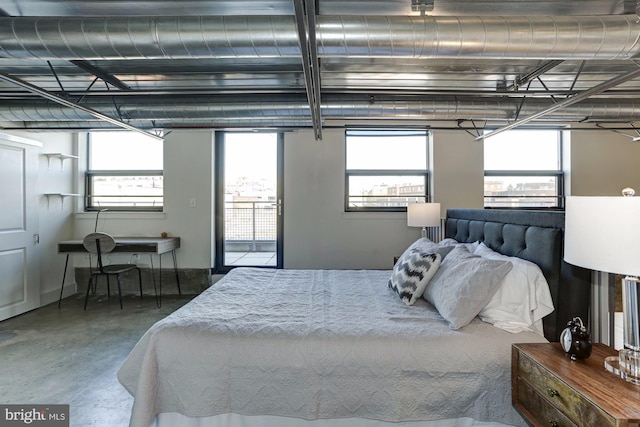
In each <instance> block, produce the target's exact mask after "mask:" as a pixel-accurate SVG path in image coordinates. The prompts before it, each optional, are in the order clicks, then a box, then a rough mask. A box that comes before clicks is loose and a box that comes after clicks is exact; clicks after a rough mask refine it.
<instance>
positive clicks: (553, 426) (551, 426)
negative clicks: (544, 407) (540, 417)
mask: <svg viewBox="0 0 640 427" xmlns="http://www.w3.org/2000/svg"><path fill="white" fill-rule="evenodd" d="M558 426H560V424H558V422H557V421H553V420H549V427H558Z"/></svg>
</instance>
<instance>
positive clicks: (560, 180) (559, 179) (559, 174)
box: [482, 128, 565, 210]
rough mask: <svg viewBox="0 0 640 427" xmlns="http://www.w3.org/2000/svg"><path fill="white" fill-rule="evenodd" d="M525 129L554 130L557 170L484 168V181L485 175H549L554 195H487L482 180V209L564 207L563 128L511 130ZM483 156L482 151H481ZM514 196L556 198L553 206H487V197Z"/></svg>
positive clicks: (559, 208) (548, 208) (520, 197)
mask: <svg viewBox="0 0 640 427" xmlns="http://www.w3.org/2000/svg"><path fill="white" fill-rule="evenodd" d="M527 130H546V131H555V132H556V135H557V145H556V149H557V150H558V152H557V156H558V169H557V170H552V169H548V170H547V169H544V170H543V169H526V170H525V169H512V170H499V169H491V170H487V169H485V170H484V180H485V181H486V178H487V177H492V176H500V177H550V178H555V180H556V185H555V187H556V188H555V191H556V194H555V196H527V195H522V196H487V195H486V191H485V189H484V182H483V193H482V198H483V206H484V209H513V210H535V209H538V210H562V209H564V199H565V194H564V189H565V182H564V176H565V174H564V170H563V167H562V165H563V164H564V161H563V156H562V154H563V148H562V147H563V142H564V141H563V139H564V136H563V130H564V129H562V128H544V129H540V128H523V129H519V130H514V131H513V132H523V131H527ZM483 156H484V153H483ZM515 197H518V198H519V199H527V198H531V199H540V198H548V199H551V198H554V199H555V200H556V204H555V206H487V199H500V198H504V199H513V198H515Z"/></svg>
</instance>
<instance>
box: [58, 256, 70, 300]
mask: <svg viewBox="0 0 640 427" xmlns="http://www.w3.org/2000/svg"><path fill="white" fill-rule="evenodd" d="M68 265H69V254H67V258H66V259H65V260H64V273H62V286H60V298H58V308H60V304H62V292H63V291H64V279H65V277H67V266H68Z"/></svg>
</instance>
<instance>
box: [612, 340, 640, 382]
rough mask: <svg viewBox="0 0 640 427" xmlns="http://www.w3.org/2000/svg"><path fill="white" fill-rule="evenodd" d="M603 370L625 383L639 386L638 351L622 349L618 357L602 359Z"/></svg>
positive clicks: (639, 355) (639, 354) (639, 353)
mask: <svg viewBox="0 0 640 427" xmlns="http://www.w3.org/2000/svg"><path fill="white" fill-rule="evenodd" d="M604 368H605V369H606V370H607V371H609V372H611V373H612V374H614V375H617V376H619V377H620V378H622V379H624V380H625V381H627V382H630V383H632V384H636V385H640V351H638V350H631V349H629V348H624V349H622V350H620V353H619V356H610V357H607V358H605V359H604Z"/></svg>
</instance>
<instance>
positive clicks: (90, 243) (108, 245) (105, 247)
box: [82, 233, 116, 273]
mask: <svg viewBox="0 0 640 427" xmlns="http://www.w3.org/2000/svg"><path fill="white" fill-rule="evenodd" d="M82 246H84V248H85V249H86V250H87V252H89V253H90V254H95V255H97V256H98V262H97V266H98V269H99V270H100V272H101V273H102V272H103V264H102V254H108V253H109V252H111V251H112V250H113V249H114V248H115V247H116V241H115V240H114V239H113V237H111V236H110V235H109V234H107V233H91V234H87V235H86V236H85V238H84V239H83V240H82Z"/></svg>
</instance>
